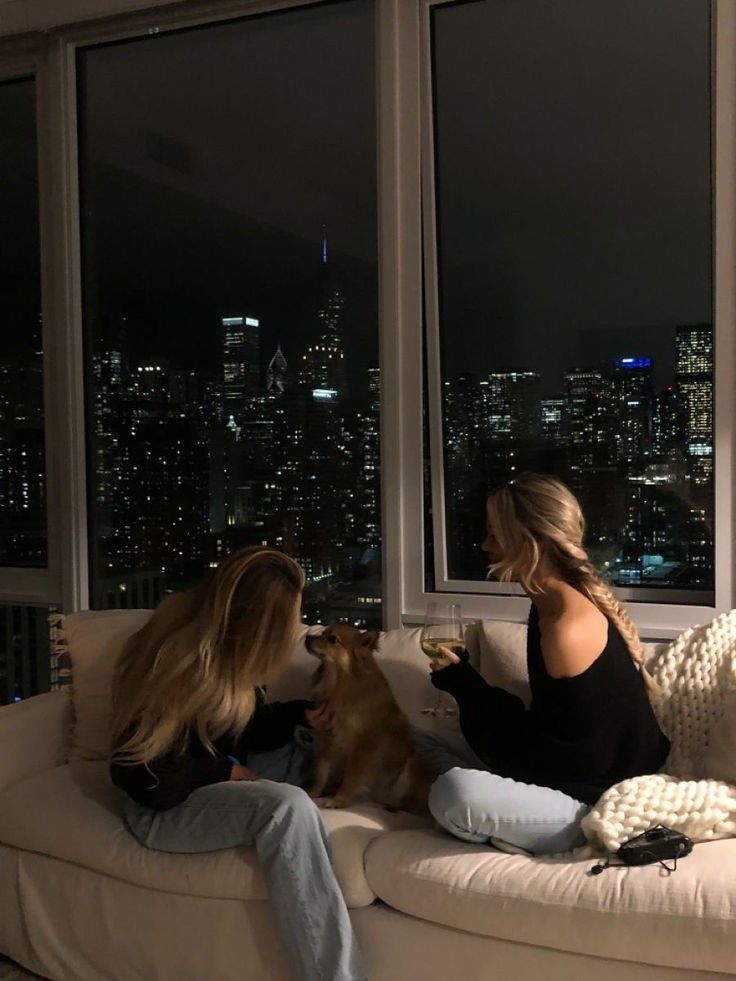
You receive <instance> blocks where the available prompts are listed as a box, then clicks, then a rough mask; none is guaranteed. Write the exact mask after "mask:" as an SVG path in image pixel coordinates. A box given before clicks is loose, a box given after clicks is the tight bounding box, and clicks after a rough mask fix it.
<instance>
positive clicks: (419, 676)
mask: <svg viewBox="0 0 736 981" xmlns="http://www.w3.org/2000/svg"><path fill="white" fill-rule="evenodd" d="M150 616H151V611H150V610H106V611H89V612H83V613H73V614H70V615H68V616H65V617H64V618H63V621H62V624H61V626H62V629H63V631H64V634H65V637H66V643H67V646H68V648H69V654H70V658H71V665H72V701H73V705H74V718H75V722H74V731H73V738H72V743H71V748H70V751H69V759H70V760H106V759H108V758H109V755H110V717H111V711H112V706H111V690H110V689H111V681H112V675H113V671H114V669H115V663H116V661H117V659H118V657H119V656H120V653H121V651H122V649H123V645H124V644H125V642H126V640H127V639H128V638H129V637H130V636H131V635H132V634H134V633H135V632H136V631H137V630H140V629H141V627H143V626H144V624H145V623H146V622H147V621H148V619H149V618H150ZM322 629H323V628H321V627H310V628H307V627H303V628H302V632H301V636H300V638H299V640H298V642H297V643H296V645H295V647H294V650H293V653H292V656H291V659H290V662H289V665H288V667H287V669H286V671H285V672H284V673H283V674H282V675H281V677H279V678H278V679H277V680H276V681H275V682H274V683H273V684H272V685H270V686H269V692H268V697H269V700H281V701H286V700H289V699H293V698H309V697H310V692H311V677H312V674H313V673H314V671H315V669H316V667H317V664H318V662H317V660H316V658H315V657H313V656H312V655H311V654H309V652H308V651H307V649H306V647H305V645H304V637H305V636H306V634H307V633H308V632H312V633H315V632H319V631H320V630H322ZM420 634H421V628H420V627H415V628H413V629H399V630H389V631H386V632H385V633H382V634H381V638H380V644H379V649H378V653H377V655H376V657H377V660H378V663H379V665H380V666H381V668H382V669H383V672H384V674H385V675H386V677H387V679H388V681H389V684H390V685H391V688H392V690H393V692H394V694H395V696H396V699H397V701H398V702H399V705H400V706H401V707H402V708H403V709H404V711H405V712H406V713H407V715H408V716H409V718H410V719H411V721H412V722H414V723H416V724H419V725H421V724H423V723H424V717H423V716H422V714H421V710H422V708H424V707H425V706H426V705H427V704H429V703H430V702H431V701H432V700H433V699H434V696H435V692H434V689H433V688H432V687H431V685H430V680H429V677H430V676H429V662H428V660H427V658H426V657H425V655H424V654H423V653H422V649H421V647H420V644H419V638H420Z"/></svg>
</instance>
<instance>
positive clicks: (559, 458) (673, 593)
mask: <svg viewBox="0 0 736 981" xmlns="http://www.w3.org/2000/svg"><path fill="white" fill-rule="evenodd" d="M710 7H711V5H710V3H708V2H706V0H692V2H690V3H687V4H683V3H681V2H679V0H647V2H641V0H623V2H622V0H594V2H590V0H565V2H559V3H548V2H546V0H516V2H514V3H498V2H493V0H478V2H473V3H452V4H443V3H440V4H437V5H435V6H433V7H431V12H430V31H431V73H432V98H431V111H432V138H433V156H432V160H433V164H434V184H433V186H432V187H430V194H431V197H432V202H433V207H434V211H435V219H436V225H435V227H434V228H432V227H431V226H430V235H429V237H428V242H429V264H428V269H429V277H428V279H429V282H430V284H433V285H434V288H433V289H430V291H429V295H428V338H429V344H428V349H429V352H430V360H429V392H430V400H431V401H432V407H433V410H434V412H435V415H434V419H433V426H432V439H431V454H430V456H431V464H432V469H433V481H434V483H433V487H434V493H433V496H432V512H433V513H432V515H431V517H430V521H431V528H432V531H433V533H434V541H435V551H434V556H435V563H434V568H433V569H432V573H433V576H434V578H435V581H436V584H437V588H440V589H442V588H444V589H451V588H453V584H454V588H455V589H456V590H458V591H462V590H466V591H471V592H472V591H478V587H477V586H475V585H474V583H476V582H478V581H479V580H483V579H484V577H485V559H484V556H482V554H481V553H480V550H479V549H480V543H481V541H482V538H483V533H484V500H485V496H486V494H487V491H488V490H489V489H491V488H492V487H494V486H496V485H498V484H500V483H503V482H505V481H506V480H508V479H510V478H512V477H513V475H514V474H517V473H519V472H521V471H524V470H534V471H541V472H548V473H553V474H556V475H558V476H560V477H561V478H562V479H563V480H564V481H565V482H566V483H567V484H568V485H569V486H570V487H571V489H572V490H573V491H574V492H575V493H576V494H577V495H578V497H579V499H580V501H581V503H582V505H583V509H584V512H585V514H586V517H587V520H588V533H587V546H588V549H589V551H590V554H591V556H592V557H593V559H594V561H595V563H596V564H597V566H598V568H599V569H600V571H601V573H602V575H603V576H604V577H605V578H606V579H607V580H608V581H609V582H610V583H611V584H613V585H615V586H618V587H623V588H624V593H623V595H625V596H628V597H629V598H631V599H642V600H644V599H648V600H654V601H667V600H668V599H669V600H671V599H674V598H675V597H676V598H677V601H678V602H681V603H682V602H686V603H693V604H700V605H703V606H706V605H708V604H710V603H712V602H713V596H714V539H715V534H716V531H717V529H715V528H714V382H713V379H714V375H713V368H714V332H713V282H712V272H711V269H712V262H713V250H712V238H713V235H712V213H711V197H712V180H711V9H710ZM435 274H436V276H435ZM443 502H444V507H443ZM437 545H439V546H440V547H439V548H438V547H437ZM485 588H489V587H485ZM496 588H497V587H496ZM626 590H630V592H626Z"/></svg>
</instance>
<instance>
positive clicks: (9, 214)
mask: <svg viewBox="0 0 736 981" xmlns="http://www.w3.org/2000/svg"><path fill="white" fill-rule="evenodd" d="M35 98H36V96H35V83H34V81H33V79H21V80H20V81H12V82H3V83H0V215H2V234H0V296H1V297H2V301H3V326H2V335H1V336H0V566H38V567H43V566H45V565H46V488H45V480H46V467H45V457H44V432H43V363H42V361H43V359H42V353H41V266H40V253H39V233H38V170H37V161H36V105H35Z"/></svg>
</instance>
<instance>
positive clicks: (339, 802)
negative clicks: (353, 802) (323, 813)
mask: <svg viewBox="0 0 736 981" xmlns="http://www.w3.org/2000/svg"><path fill="white" fill-rule="evenodd" d="M349 803H350V801H348V800H345V798H343V797H324V798H323V799H322V800H321V801H319V806H320V807H323V808H325V809H326V810H334V809H335V808H342V807H347V806H348V804H349Z"/></svg>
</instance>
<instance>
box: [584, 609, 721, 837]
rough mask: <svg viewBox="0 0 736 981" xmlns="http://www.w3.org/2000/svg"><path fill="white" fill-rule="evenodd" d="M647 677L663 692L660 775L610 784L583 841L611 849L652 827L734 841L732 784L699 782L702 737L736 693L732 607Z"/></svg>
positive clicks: (689, 634) (681, 642) (680, 643)
mask: <svg viewBox="0 0 736 981" xmlns="http://www.w3.org/2000/svg"><path fill="white" fill-rule="evenodd" d="M652 674H653V676H654V678H655V680H656V681H657V683H658V684H659V686H660V688H661V689H662V695H661V697H660V698H659V699H658V700H657V704H656V706H655V710H656V712H657V716H658V718H659V721H660V724H661V726H662V729H663V730H664V731H665V732H666V733H667V735H668V736H669V738H670V741H671V743H672V749H671V751H670V755H669V756H668V758H667V762H666V763H665V765H664V767H663V768H662V769H663V771H664V772H662V773H659V774H652V775H649V776H643V777H633V778H632V779H630V780H624V781H622V782H621V783H618V784H616V785H615V786H613V787H611V788H610V789H609V790H607V791H606V792H605V794H603V796H602V797H601V798H600V800H599V801H598V802H597V803H596V805H595V807H594V808H593V809H592V810H591V811H590V812H589V813H588V814H587V815H586V817H585V818H584V819H583V824H582V826H583V831H584V833H585V836H586V838H587V839H588V841H590V842H591V843H592V844H593V845H594V846H598V847H600V846H603V847H604V848H605V849H606V851H609V852H614V851H616V850H617V849H618V848H619V847H620V846H621V845H622V844H623V842H625V841H627V840H628V839H629V838H632V837H634V835H638V834H641V833H642V832H643V831H646V829H647V828H651V827H653V826H654V825H656V824H664V825H666V826H667V827H668V828H673V829H674V830H676V831H681V832H682V833H683V834H686V835H688V836H689V837H690V838H693V839H697V840H706V839H710V838H725V837H729V836H736V787H733V786H731V785H730V784H727V783H722V782H721V781H719V780H698V779H697V777H698V766H699V760H700V757H701V756H702V754H703V751H704V750H705V748H706V746H707V745H708V735H709V733H710V731H711V729H712V728H713V726H714V725H715V724H716V723H717V722H718V721H719V720H720V719H721V717H722V716H723V712H724V708H725V701H726V699H727V697H728V695H729V693H730V692H731V691H733V690H734V689H735V688H736V610H731V612H729V613H724V614H722V615H721V616H719V617H716V619H715V620H713V621H711V623H709V624H706V625H705V626H701V627H692V628H691V629H690V630H687V631H686V632H685V633H684V634H682V635H681V636H680V637H678V639H677V640H676V641H674V642H673V643H672V644H670V645H669V647H668V648H667V649H666V650H665V651H664V652H663V654H662V655H661V656H660V657H659V658H658V659H657V661H656V663H655V665H654V667H653V669H652Z"/></svg>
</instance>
